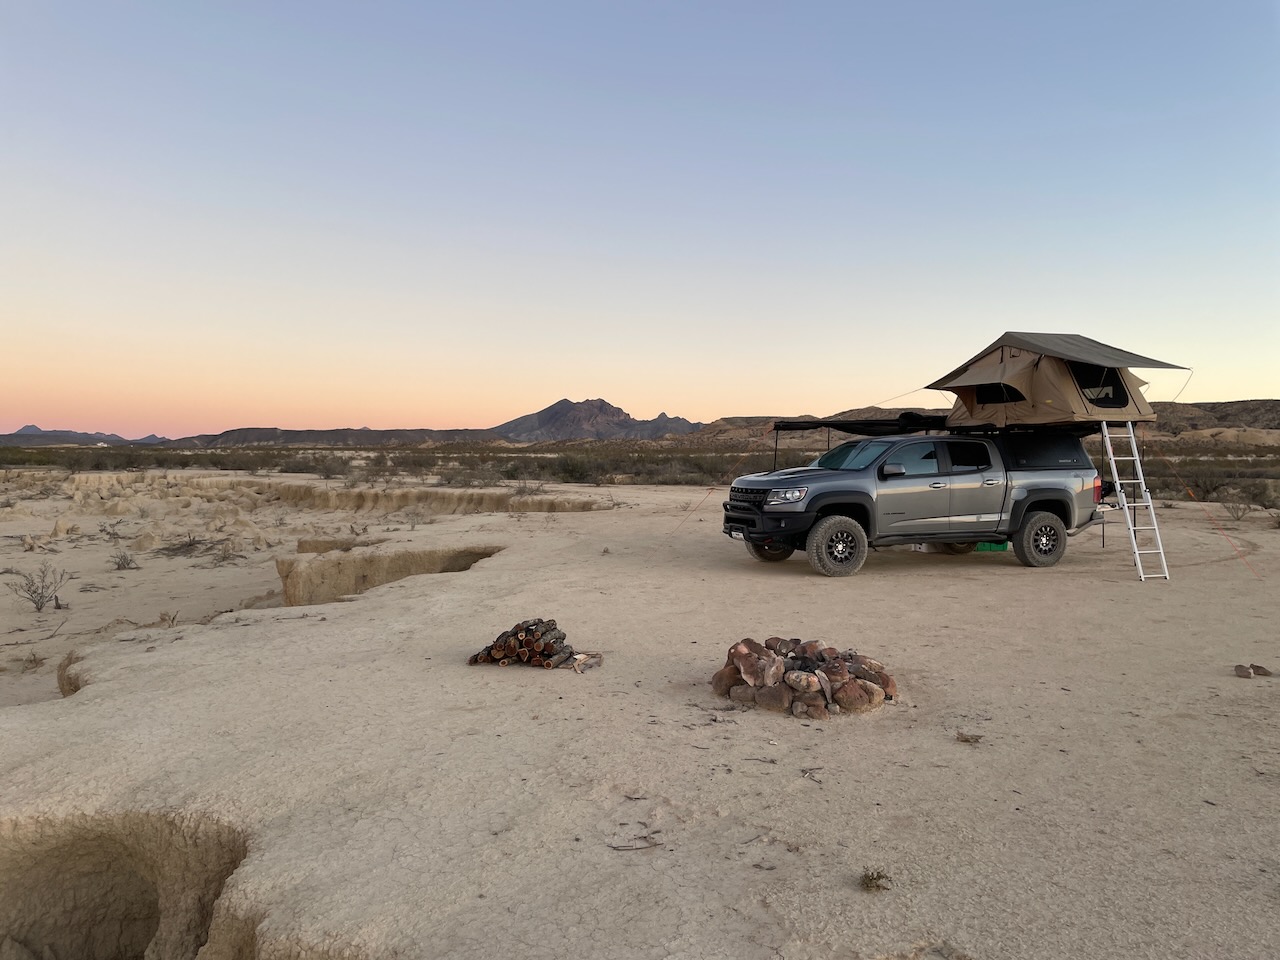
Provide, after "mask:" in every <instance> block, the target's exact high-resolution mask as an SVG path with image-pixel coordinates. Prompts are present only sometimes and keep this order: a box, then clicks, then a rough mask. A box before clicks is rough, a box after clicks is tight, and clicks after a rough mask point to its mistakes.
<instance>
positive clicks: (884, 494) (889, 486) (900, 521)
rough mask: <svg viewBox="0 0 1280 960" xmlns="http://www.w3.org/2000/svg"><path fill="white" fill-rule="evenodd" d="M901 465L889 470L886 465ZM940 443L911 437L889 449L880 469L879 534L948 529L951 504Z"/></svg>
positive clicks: (878, 484)
mask: <svg viewBox="0 0 1280 960" xmlns="http://www.w3.org/2000/svg"><path fill="white" fill-rule="evenodd" d="M897 466H900V467H902V472H901V473H897V472H896V469H894V470H889V471H888V472H886V468H890V467H897ZM942 474H943V471H942V467H941V464H940V463H939V451H938V446H937V444H936V443H935V442H934V441H932V440H912V441H910V442H908V443H903V444H901V445H900V446H897V447H895V448H894V449H892V450H890V451H889V455H888V456H886V457H885V459H884V462H883V463H882V464H881V465H880V467H879V470H878V477H877V485H876V530H877V533H878V534H879V535H880V536H890V537H892V536H904V535H909V534H912V533H946V532H947V530H948V523H947V513H948V507H949V505H950V491H949V489H948V488H949V483H948V480H949V478H948V477H945V476H943V475H942Z"/></svg>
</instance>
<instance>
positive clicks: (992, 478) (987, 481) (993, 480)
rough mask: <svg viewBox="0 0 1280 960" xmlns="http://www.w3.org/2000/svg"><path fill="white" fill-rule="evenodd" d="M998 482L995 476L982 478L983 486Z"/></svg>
mask: <svg viewBox="0 0 1280 960" xmlns="http://www.w3.org/2000/svg"><path fill="white" fill-rule="evenodd" d="M999 482H1000V481H999V479H997V478H996V477H990V478H989V479H986V480H983V481H982V485H983V486H984V487H994V486H995V485H996V484H997V483H999Z"/></svg>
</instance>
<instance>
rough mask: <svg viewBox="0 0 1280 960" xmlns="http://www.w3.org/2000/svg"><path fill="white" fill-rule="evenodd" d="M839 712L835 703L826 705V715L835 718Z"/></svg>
mask: <svg viewBox="0 0 1280 960" xmlns="http://www.w3.org/2000/svg"><path fill="white" fill-rule="evenodd" d="M839 712H840V704H838V703H836V702H835V701H832V702H831V703H828V704H827V713H829V714H831V715H832V716H835V715H836V714H837V713H839Z"/></svg>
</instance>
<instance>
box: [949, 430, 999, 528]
mask: <svg viewBox="0 0 1280 960" xmlns="http://www.w3.org/2000/svg"><path fill="white" fill-rule="evenodd" d="M943 443H944V445H945V446H946V454H947V457H946V469H947V480H948V481H949V483H950V488H951V510H950V513H951V532H952V533H967V532H970V531H972V532H973V533H991V532H993V531H994V530H995V529H996V527H997V526H998V525H999V523H1000V513H1001V511H1002V510H1003V509H1004V500H1005V494H1006V492H1007V488H1008V482H1007V478H1006V477H1005V472H1004V465H1003V464H1002V463H1001V462H1000V457H999V455H998V454H996V453H995V452H994V451H993V450H992V449H991V445H990V444H989V443H986V442H985V441H982V440H945V441H943Z"/></svg>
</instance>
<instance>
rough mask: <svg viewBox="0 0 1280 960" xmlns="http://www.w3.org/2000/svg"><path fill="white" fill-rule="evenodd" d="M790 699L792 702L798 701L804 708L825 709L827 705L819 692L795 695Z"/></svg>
mask: <svg viewBox="0 0 1280 960" xmlns="http://www.w3.org/2000/svg"><path fill="white" fill-rule="evenodd" d="M791 699H792V702H795V701H796V700H799V701H800V702H801V703H803V704H804V705H805V706H806V707H825V706H826V705H827V698H826V697H825V696H824V695H823V693H822V691H820V690H819V691H818V692H817V693H797V694H795V695H794V696H793V697H792V698H791Z"/></svg>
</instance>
